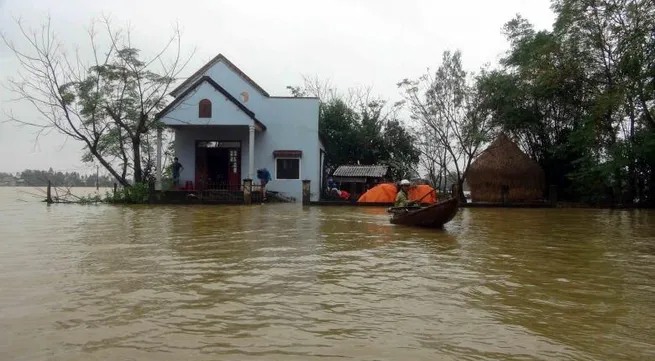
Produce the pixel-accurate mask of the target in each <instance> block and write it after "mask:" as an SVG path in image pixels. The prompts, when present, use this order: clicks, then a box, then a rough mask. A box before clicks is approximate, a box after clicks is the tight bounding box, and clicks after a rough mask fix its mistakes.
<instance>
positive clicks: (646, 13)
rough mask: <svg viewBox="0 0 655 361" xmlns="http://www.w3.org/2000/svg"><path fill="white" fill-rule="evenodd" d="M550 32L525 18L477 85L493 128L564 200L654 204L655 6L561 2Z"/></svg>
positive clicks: (511, 29)
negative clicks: (515, 144) (511, 141)
mask: <svg viewBox="0 0 655 361" xmlns="http://www.w3.org/2000/svg"><path fill="white" fill-rule="evenodd" d="M553 10H554V11H555V12H556V15H557V20H556V22H555V26H554V29H553V31H536V30H535V29H534V28H533V26H532V25H531V24H530V23H529V22H528V21H526V20H525V19H523V18H521V17H517V18H515V19H513V20H511V21H510V22H508V23H507V24H506V25H505V27H504V33H505V35H506V36H507V39H508V40H509V42H510V45H511V47H510V50H509V52H508V53H507V55H506V57H505V58H504V59H503V60H502V65H503V67H502V68H501V69H499V70H496V71H492V72H489V73H486V74H483V76H482V78H481V80H480V83H479V86H480V92H481V94H482V95H483V104H484V107H485V108H486V109H488V110H489V111H490V112H491V114H492V116H493V121H494V125H495V126H496V127H498V128H500V129H502V130H504V131H506V132H508V133H510V134H511V135H512V136H513V138H515V139H517V140H518V141H519V143H520V145H521V146H522V147H523V148H524V149H525V150H526V152H527V153H528V154H529V155H530V156H532V157H533V158H535V159H536V160H537V161H539V162H540V164H541V165H542V166H543V168H544V170H545V172H546V175H547V178H548V179H547V181H548V182H549V183H550V184H555V185H558V186H559V188H560V190H561V191H560V195H562V196H564V198H565V199H566V200H571V201H587V202H627V203H630V202H633V201H635V200H637V201H639V202H649V203H651V204H653V203H655V192H653V191H652V190H653V189H655V184H654V183H653V182H654V181H655V175H654V172H655V159H654V158H653V153H654V151H653V150H652V149H653V145H654V144H655V137H654V135H655V134H654V131H655V121H653V111H654V105H655V87H654V86H653V84H654V81H653V75H654V74H655V71H654V70H655V36H653V34H654V33H653V29H655V18H654V17H653V16H652V14H654V13H655V3H654V2H652V1H647V0H625V1H613V0H604V1H594V2H590V1H586V0H555V1H553Z"/></svg>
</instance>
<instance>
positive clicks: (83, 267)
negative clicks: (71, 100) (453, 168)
mask: <svg viewBox="0 0 655 361" xmlns="http://www.w3.org/2000/svg"><path fill="white" fill-rule="evenodd" d="M17 198H19V197H17V191H16V189H13V188H0V246H1V249H2V251H1V252H0V290H1V291H0V358H1V359H3V360H85V361H86V360H132V359H133V360H157V361H163V360H218V359H220V360H599V361H600V360H603V361H609V360H653V359H655V327H654V326H653V325H655V279H654V275H655V273H654V272H655V271H654V270H655V213H654V212H650V211H610V210H583V209H573V210H563V209H482V208H480V209H462V210H460V213H459V214H458V215H457V216H456V218H455V219H454V220H453V221H452V222H451V223H449V224H448V225H447V226H446V229H445V230H444V231H433V230H432V231H430V230H417V229H412V228H403V227H399V226H392V225H390V224H389V222H388V215H387V214H386V213H385V210H384V209H378V208H368V207H362V208H351V207H305V208H303V207H301V206H300V205H298V204H283V205H272V204H271V205H255V206H250V207H246V206H186V207H185V206H156V207H153V206H109V205H91V206H80V205H52V206H46V205H45V204H42V203H38V202H35V200H34V199H28V200H27V201H19V200H18V199H17Z"/></svg>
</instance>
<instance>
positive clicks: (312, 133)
mask: <svg viewBox="0 0 655 361" xmlns="http://www.w3.org/2000/svg"><path fill="white" fill-rule="evenodd" d="M205 75H208V76H210V77H211V78H212V79H213V80H214V81H215V82H217V83H218V84H220V85H221V86H222V87H223V88H224V89H225V90H227V91H228V92H230V94H232V95H233V96H234V97H235V98H237V99H238V100H239V101H242V100H243V98H242V96H241V95H240V94H241V93H242V92H244V91H246V92H248V94H249V99H248V101H247V102H243V104H244V105H245V106H246V107H248V109H250V110H251V111H253V112H254V113H255V117H256V118H257V119H258V120H259V121H261V122H262V123H263V124H264V125H265V126H266V130H265V131H261V132H260V131H256V132H255V156H254V160H255V165H254V169H255V170H256V169H258V168H262V167H266V168H268V170H269V171H270V172H271V176H272V178H273V180H272V181H271V182H270V183H269V184H268V189H269V190H272V191H277V192H282V193H284V194H286V195H288V196H292V197H294V198H296V199H297V200H298V201H300V200H301V198H302V180H303V179H309V180H311V193H312V197H311V199H312V200H318V198H319V193H320V189H319V187H320V178H321V174H320V173H321V156H320V153H319V149H320V148H321V145H320V143H319V138H318V112H319V103H318V99H315V98H276V97H266V96H263V95H262V94H260V93H259V92H258V91H257V90H256V89H255V88H253V87H252V86H251V85H250V84H249V83H247V82H246V81H244V80H243V78H241V77H240V76H239V75H237V74H236V73H234V72H232V70H231V69H230V68H228V67H227V66H225V65H224V64H223V63H218V64H216V65H215V66H214V67H212V68H211V69H209V70H208V71H207V73H205ZM202 99H209V100H211V101H212V117H211V118H198V103H199V102H200V100H202ZM161 120H162V122H164V124H167V125H170V126H173V127H174V128H175V152H176V155H177V157H178V158H179V160H180V163H182V165H183V166H184V171H183V172H182V174H180V178H181V179H180V180H181V182H182V184H184V182H185V181H187V180H190V181H194V180H195V142H196V140H226V141H227V140H240V141H241V142H242V143H241V148H242V149H241V175H242V178H246V177H248V169H249V168H248V165H249V164H248V146H249V144H248V136H249V134H248V126H249V125H253V124H254V122H253V120H252V119H251V118H250V117H248V115H247V114H245V113H243V111H241V109H239V108H238V107H237V106H236V105H235V104H233V103H232V102H231V101H229V100H228V99H227V98H226V97H225V96H224V95H223V94H221V93H220V92H219V91H217V90H216V89H214V88H213V87H212V86H211V85H210V84H208V83H206V82H205V83H203V84H202V85H200V86H199V87H198V88H196V89H195V90H194V91H192V92H191V93H189V94H188V95H187V96H186V97H185V99H183V100H182V101H181V102H180V103H179V104H178V105H177V106H176V107H175V108H173V109H172V110H171V111H170V112H169V113H167V114H166V115H165V116H163V117H162V118H161ZM275 150H301V151H302V158H301V161H300V164H301V165H300V180H278V179H276V174H275V163H276V162H275V158H274V157H273V151H275ZM250 177H252V178H256V174H252V175H250Z"/></svg>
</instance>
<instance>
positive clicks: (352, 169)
mask: <svg viewBox="0 0 655 361" xmlns="http://www.w3.org/2000/svg"><path fill="white" fill-rule="evenodd" d="M388 170H389V167H388V166H386V165H342V166H339V168H337V170H335V171H334V173H333V174H332V176H333V177H371V178H383V177H384V176H385V175H387V171H388Z"/></svg>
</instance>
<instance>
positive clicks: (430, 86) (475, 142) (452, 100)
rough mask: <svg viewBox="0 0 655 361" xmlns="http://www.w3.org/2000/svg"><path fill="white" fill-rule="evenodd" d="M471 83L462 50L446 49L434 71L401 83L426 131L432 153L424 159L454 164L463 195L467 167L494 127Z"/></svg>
mask: <svg viewBox="0 0 655 361" xmlns="http://www.w3.org/2000/svg"><path fill="white" fill-rule="evenodd" d="M471 83H472V79H471V76H470V74H467V72H466V71H464V70H463V69H462V63H461V53H460V52H459V51H457V52H455V53H450V52H449V51H446V52H444V54H443V61H442V64H441V65H440V66H439V68H438V69H437V71H436V73H435V74H434V75H432V74H430V73H429V72H428V73H427V74H425V75H423V76H422V77H420V78H419V80H415V81H411V80H408V79H405V80H403V81H402V82H400V83H399V84H398V86H399V87H400V88H401V89H403V90H404V96H405V101H406V104H407V105H408V106H409V111H410V113H411V117H412V119H413V120H414V121H416V122H417V124H418V128H419V131H420V132H421V133H422V134H423V135H424V139H423V143H424V145H425V146H424V153H430V154H427V155H425V154H424V162H425V161H426V160H425V158H426V157H427V158H428V160H427V161H428V162H430V159H434V160H439V163H440V165H442V166H443V167H445V168H446V169H451V168H454V172H453V173H454V175H456V179H457V185H458V189H459V192H460V197H463V183H464V180H465V179H466V175H467V173H468V169H469V167H470V165H471V163H472V161H473V160H474V159H475V158H476V157H477V156H478V155H479V154H480V152H481V151H482V149H481V146H482V145H483V144H484V143H485V142H486V141H488V139H489V136H490V135H491V131H492V124H491V120H490V117H489V115H488V114H487V112H486V111H485V110H484V108H483V107H481V106H480V103H481V102H480V97H479V94H478V92H477V91H476V86H475V84H471ZM431 147H432V148H431ZM433 151H434V152H436V154H435V153H431V152H433ZM440 152H443V153H441V154H440ZM444 178H446V179H447V178H449V177H444Z"/></svg>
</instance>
